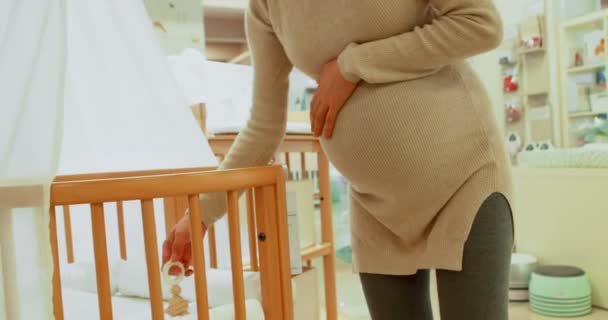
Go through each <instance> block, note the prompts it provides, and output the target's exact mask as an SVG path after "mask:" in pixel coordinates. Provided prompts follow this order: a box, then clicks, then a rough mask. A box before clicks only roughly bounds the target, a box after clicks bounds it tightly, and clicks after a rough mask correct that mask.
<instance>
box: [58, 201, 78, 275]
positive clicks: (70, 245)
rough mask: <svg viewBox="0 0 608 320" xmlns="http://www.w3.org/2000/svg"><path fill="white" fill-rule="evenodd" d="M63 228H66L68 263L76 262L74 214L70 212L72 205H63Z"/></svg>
mask: <svg viewBox="0 0 608 320" xmlns="http://www.w3.org/2000/svg"><path fill="white" fill-rule="evenodd" d="M53 210H54V208H53ZM63 228H64V229H65V231H64V232H65V252H66V255H67V256H68V263H74V242H73V240H72V214H71V212H70V206H63Z"/></svg>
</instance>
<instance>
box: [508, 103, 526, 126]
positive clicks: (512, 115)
mask: <svg viewBox="0 0 608 320" xmlns="http://www.w3.org/2000/svg"><path fill="white" fill-rule="evenodd" d="M505 111H506V119H507V122H508V123H515V122H518V121H519V120H520V119H521V113H522V112H521V109H520V108H519V107H518V106H517V104H515V103H514V102H511V103H509V104H507V105H506V106H505Z"/></svg>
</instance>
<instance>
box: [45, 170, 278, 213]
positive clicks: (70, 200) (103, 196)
mask: <svg viewBox="0 0 608 320" xmlns="http://www.w3.org/2000/svg"><path fill="white" fill-rule="evenodd" d="M276 170H277V168H275V167H270V166H268V167H260V168H256V170H244V171H242V170H222V174H221V175H220V176H221V179H218V173H217V172H211V171H210V172H195V173H177V174H164V175H163V174H159V175H148V176H136V177H133V178H109V179H99V180H84V181H79V182H77V183H73V182H69V181H65V182H56V183H53V186H52V193H51V201H52V202H53V203H54V204H56V205H64V204H86V203H103V202H114V201H127V200H137V199H153V198H162V197H171V196H173V197H177V196H180V195H184V194H197V193H214V192H225V191H226V190H237V189H245V188H253V187H258V186H265V185H272V184H274V183H275V180H274V176H275V175H276Z"/></svg>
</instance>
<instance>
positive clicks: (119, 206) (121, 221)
mask: <svg viewBox="0 0 608 320" xmlns="http://www.w3.org/2000/svg"><path fill="white" fill-rule="evenodd" d="M116 212H117V215H118V217H117V218H118V241H119V243H120V258H121V259H122V260H127V238H126V236H125V213H124V206H123V203H122V201H118V202H116Z"/></svg>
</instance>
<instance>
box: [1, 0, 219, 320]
mask: <svg viewBox="0 0 608 320" xmlns="http://www.w3.org/2000/svg"><path fill="white" fill-rule="evenodd" d="M181 90H182V89H181V88H180V87H179V86H178V85H177V84H176V81H175V79H174V77H173V75H172V73H171V69H170V68H169V66H168V63H167V59H166V57H165V55H164V54H163V52H162V50H161V48H160V46H159V44H158V40H157V39H156V35H155V34H154V31H153V30H152V26H151V23H150V21H149V19H148V16H147V14H146V11H145V8H144V6H143V3H142V2H141V1H120V0H106V1H81V0H69V1H65V0H48V1H36V0H0V92H1V94H0V108H1V109H0V111H1V113H0V240H1V242H0V252H1V259H0V269H1V271H2V277H0V282H1V283H0V287H1V288H2V289H1V290H0V298H2V297H4V298H3V299H2V300H1V301H0V320H3V319H9V320H21V319H24V320H25V319H27V320H30V319H36V320H37V319H52V304H51V277H52V263H51V253H50V246H49V231H48V222H49V220H48V211H49V195H50V193H49V186H50V183H51V181H52V180H53V178H54V177H55V176H56V175H57V174H71V173H90V172H107V171H125V170H145V169H158V168H180V167H193V166H213V165H216V161H215V158H214V157H213V155H212V152H211V150H210V148H209V145H208V144H207V143H206V141H205V138H204V136H203V134H202V132H201V131H200V129H199V128H198V126H197V124H196V122H195V120H194V118H193V117H192V115H191V114H190V109H189V102H190V101H188V99H186V98H185V97H184V96H183V94H182V91H181ZM108 209H109V210H108V211H109V212H108V214H107V217H108V218H107V219H106V222H107V224H108V226H107V230H116V228H114V227H113V226H112V224H114V223H115V215H113V214H111V213H112V212H111V211H112V210H113V207H112V205H109V206H108ZM126 210H128V211H131V210H135V211H139V207H138V205H137V204H127V205H126ZM72 214H73V216H72V227H73V231H74V240H75V243H74V244H75V248H74V249H75V254H76V258H77V260H81V261H82V260H91V259H92V256H93V254H92V241H91V230H90V218H89V217H90V215H89V214H88V208H87V207H83V206H79V207H76V208H74V209H73V211H72ZM125 217H126V219H127V221H126V224H127V230H128V236H129V237H131V238H129V239H127V240H128V241H129V242H128V244H129V245H130V246H129V253H130V255H129V257H130V258H132V259H137V258H141V259H143V256H144V255H143V241H142V236H141V227H140V226H137V225H134V224H138V225H141V215H138V214H125ZM58 218H59V220H58V225H59V226H60V228H59V240H60V253H61V256H60V258H61V260H62V261H65V250H64V248H65V246H64V243H63V241H62V240H63V230H62V228H61V226H62V220H61V218H62V215H61V211H60V210H59V211H58ZM157 221H158V224H159V226H158V235H159V238H160V239H159V244H160V242H162V239H163V225H162V223H163V221H162V212H158V220H157ZM113 232H115V231H109V234H108V250H109V255H110V257H111V259H113V258H117V257H118V256H119V255H118V245H117V241H116V239H117V237H116V235H115V234H113ZM130 240H132V241H130ZM64 303H68V301H64ZM71 303H75V302H74V301H72V302H71ZM26 304H27V307H26ZM92 312H96V311H92Z"/></svg>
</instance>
